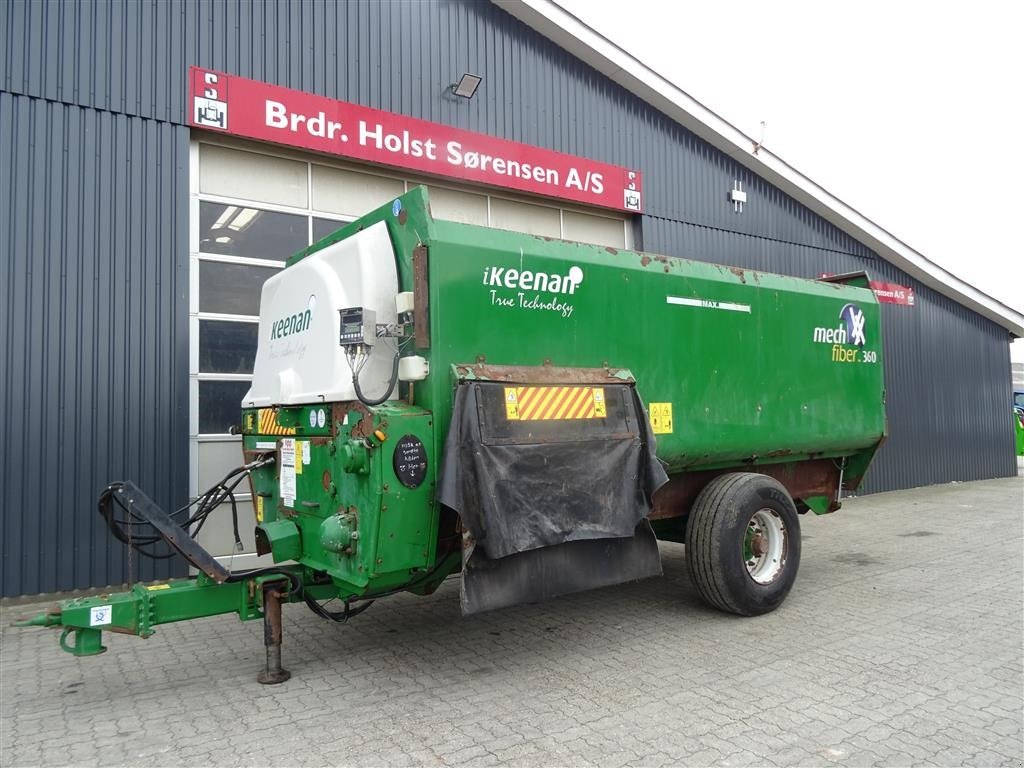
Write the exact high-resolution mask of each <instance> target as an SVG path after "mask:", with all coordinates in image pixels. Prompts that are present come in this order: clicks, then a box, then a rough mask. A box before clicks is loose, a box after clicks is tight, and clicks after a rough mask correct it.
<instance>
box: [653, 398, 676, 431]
mask: <svg viewBox="0 0 1024 768" xmlns="http://www.w3.org/2000/svg"><path fill="white" fill-rule="evenodd" d="M650 410H651V431H652V432H654V434H656V435H667V434H670V433H671V432H672V403H650Z"/></svg>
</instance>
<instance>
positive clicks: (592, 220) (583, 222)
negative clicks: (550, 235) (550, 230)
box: [562, 211, 626, 248]
mask: <svg viewBox="0 0 1024 768" xmlns="http://www.w3.org/2000/svg"><path fill="white" fill-rule="evenodd" d="M562 225H563V226H564V227H565V232H564V234H563V237H565V239H566V240H579V241H580V242H581V243H597V244H598V245H611V246H614V247H616V248H625V247H626V228H625V226H624V225H623V222H622V219H610V218H608V217H606V216H592V215H590V214H587V213H577V212H575V211H562Z"/></svg>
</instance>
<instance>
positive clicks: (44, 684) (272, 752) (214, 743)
mask: <svg viewBox="0 0 1024 768" xmlns="http://www.w3.org/2000/svg"><path fill="white" fill-rule="evenodd" d="M1022 518H1024V482H1022V480H1021V479H1019V478H1018V479H1005V480H992V481H985V482H976V483H963V484H952V485H944V486H935V487H930V488H923V489H918V490H913V491H902V492H898V493H887V494H880V495H875V496H868V497H863V498H856V499H850V500H848V501H847V502H846V503H845V506H844V508H843V510H842V511H840V512H839V513H837V514H835V515H831V516H827V517H822V518H815V517H813V516H806V517H803V518H801V521H802V523H803V533H804V547H803V563H802V566H801V572H800V576H799V578H798V580H797V583H796V586H795V587H794V589H793V592H792V593H791V594H790V596H789V598H788V600H787V601H786V603H785V604H784V605H783V606H782V607H781V608H780V609H779V610H778V611H776V612H775V613H773V614H770V615H767V616H763V617H760V618H756V619H742V618H736V617H732V616H727V615H724V614H721V613H718V612H716V611H714V610H712V609H710V608H707V607H705V606H704V605H703V604H702V603H701V601H700V599H699V598H698V596H697V594H696V592H695V590H694V588H693V586H692V585H691V583H690V580H689V578H688V576H687V573H686V567H685V562H684V559H683V548H682V547H681V546H678V545H674V544H663V545H662V553H663V559H664V567H665V575H664V576H663V577H661V578H657V579H652V580H649V581H645V582H642V583H638V584H632V585H628V586H621V587H614V588H609V589H603V590H599V591H595V592H589V593H584V594H580V595H576V596H571V597H567V598H562V599H559V600H555V601H553V602H550V603H547V604H543V605H531V606H522V607H518V608H514V609H509V610H504V611H497V612H493V613H488V614H483V615H479V616H475V617H470V618H462V617H461V616H460V614H459V602H458V586H457V583H456V582H455V580H450V581H449V582H448V583H446V584H445V585H444V587H442V589H441V590H440V591H439V592H438V593H437V594H435V595H434V596H432V597H429V598H418V597H414V596H406V595H402V596H398V597H395V598H392V599H390V600H388V601H382V602H378V603H377V604H376V605H374V606H373V608H371V609H370V610H369V611H367V612H366V613H365V614H363V615H362V616H360V617H359V618H358V619H355V620H353V621H352V622H351V623H350V624H348V625H345V626H336V625H331V624H329V623H327V622H325V621H323V620H321V619H319V618H317V617H316V616H314V615H313V614H312V613H310V612H309V611H308V610H307V609H306V608H305V607H304V606H301V605H289V606H286V607H285V609H284V616H285V646H284V653H285V660H286V666H287V667H288V668H289V669H290V670H291V672H292V675H293V677H292V679H291V681H289V682H288V683H287V684H285V685H282V686H260V685H258V684H257V683H256V682H255V675H256V672H257V671H258V668H259V666H260V663H261V659H262V652H263V647H262V627H261V624H260V623H259V622H249V623H245V624H243V623H241V622H239V621H238V620H237V619H236V618H233V617H230V616H222V617H217V618H211V619H204V620H200V621H193V622H190V623H185V624H178V625H169V626H164V627H160V628H159V629H158V632H157V634H156V635H155V636H154V637H152V638H150V639H149V640H145V641H143V640H140V639H138V638H134V637H124V636H118V635H113V634H108V635H107V636H106V638H105V641H106V644H107V646H108V647H109V651H108V652H107V653H106V654H104V655H102V656H99V657H94V658H86V659H76V658H74V657H72V656H70V655H68V654H64V653H61V652H60V651H59V650H58V648H57V634H56V633H55V632H53V631H49V630H43V629H12V628H10V627H8V626H7V625H8V624H9V622H10V621H11V620H12V619H13V618H14V617H15V616H18V615H25V614H30V613H32V612H33V610H34V609H35V608H36V606H11V607H7V608H4V609H3V610H2V616H0V619H2V622H0V623H2V624H3V628H2V634H0V675H2V683H0V697H2V701H0V725H2V733H0V765H3V766H17V765H47V766H51V765H100V764H102V765H105V766H111V765H145V766H163V765H167V766H177V765H204V766H205V765H358V766H362V765H367V766H377V765H427V766H441V765H444V766H492V765H514V766H548V765H572V766H577V765H579V766H586V765H599V766H627V765H629V766H632V765H637V766H676V765H689V766H700V765H722V766H745V765H768V766H773V765H774V766H788V765H808V766H810V765H826V766H827V765H839V766H867V765H943V766H945V765H970V766H987V765H993V766H994V765H1000V766H1002V765H1007V766H1021V765H1024V741H1022V740H1024V724H1022V721H1024V711H1022V707H1024V704H1022V691H1024V669H1022V656H1024V651H1022V593H1024V587H1022V578H1024V577H1022V559H1024V550H1022V546H1024V544H1022V527H1024V520H1022Z"/></svg>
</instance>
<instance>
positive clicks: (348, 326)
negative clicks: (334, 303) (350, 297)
mask: <svg viewBox="0 0 1024 768" xmlns="http://www.w3.org/2000/svg"><path fill="white" fill-rule="evenodd" d="M338 314H339V316H340V321H339V329H338V344H340V345H341V346H343V347H355V346H361V345H364V344H365V345H367V346H372V345H373V344H374V342H375V341H376V340H377V313H376V312H374V311H373V310H372V309H366V308H364V307H347V308H346V309H339V310H338Z"/></svg>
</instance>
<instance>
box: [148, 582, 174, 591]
mask: <svg viewBox="0 0 1024 768" xmlns="http://www.w3.org/2000/svg"><path fill="white" fill-rule="evenodd" d="M170 588H171V585H170V584H150V585H149V586H148V587H146V589H148V590H149V591H150V592H155V591H156V590H158V589H170Z"/></svg>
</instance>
